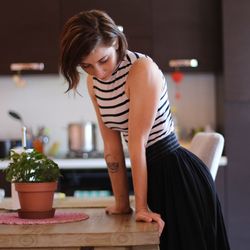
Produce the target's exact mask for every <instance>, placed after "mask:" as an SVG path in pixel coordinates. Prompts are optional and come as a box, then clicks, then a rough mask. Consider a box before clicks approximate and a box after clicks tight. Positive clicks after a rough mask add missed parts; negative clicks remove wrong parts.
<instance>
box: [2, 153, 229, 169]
mask: <svg viewBox="0 0 250 250" xmlns="http://www.w3.org/2000/svg"><path fill="white" fill-rule="evenodd" d="M53 160H54V161H55V162H56V163H57V164H58V165H59V167H60V169H105V168H107V165H106V162H105V160H104V159H103V158H98V159H53ZM8 164H9V161H7V160H4V161H0V169H4V168H6V167H7V166H8ZM219 164H220V166H226V165H227V158H226V156H222V157H221V159H220V163H219ZM126 166H127V167H129V168H130V167H131V164H130V160H129V158H126Z"/></svg>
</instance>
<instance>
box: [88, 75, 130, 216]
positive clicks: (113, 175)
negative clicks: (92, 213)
mask: <svg viewBox="0 0 250 250" xmlns="http://www.w3.org/2000/svg"><path fill="white" fill-rule="evenodd" d="M87 82H88V91H89V94H90V97H91V99H92V102H93V104H94V108H95V111H96V115H97V120H98V125H99V128H100V131H101V135H102V138H103V142H104V157H105V160H106V163H107V166H108V173H109V177H110V180H111V184H112V190H113V193H114V196H115V205H114V206H111V207H108V208H107V209H106V211H107V213H109V214H117V213H129V212H131V208H130V205H129V192H128V178H127V171H126V166H125V159H124V152H123V147H122V142H121V135H120V133H119V132H118V131H114V130H111V129H109V128H107V127H106V126H105V125H104V123H103V121H102V119H101V115H100V112H99V108H98V106H97V105H98V104H97V102H96V98H95V95H94V92H93V86H92V85H93V81H92V77H91V76H89V77H88V80H87Z"/></svg>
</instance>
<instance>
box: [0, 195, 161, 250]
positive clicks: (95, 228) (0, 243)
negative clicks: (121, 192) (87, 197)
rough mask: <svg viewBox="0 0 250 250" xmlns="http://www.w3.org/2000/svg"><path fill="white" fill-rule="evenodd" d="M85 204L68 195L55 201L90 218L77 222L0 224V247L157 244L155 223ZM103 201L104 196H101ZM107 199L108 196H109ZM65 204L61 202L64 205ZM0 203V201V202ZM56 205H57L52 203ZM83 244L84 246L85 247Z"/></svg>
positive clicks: (149, 249) (151, 249)
mask: <svg viewBox="0 0 250 250" xmlns="http://www.w3.org/2000/svg"><path fill="white" fill-rule="evenodd" d="M92 201H94V204H97V205H96V206H97V207H93V208H91V207H90V203H91V202H89V201H88V202H87V203H88V205H89V206H88V208H62V207H64V206H65V207H67V206H69V204H70V202H71V203H72V204H74V206H75V207H79V206H80V204H82V206H84V200H83V199H82V202H81V200H79V199H72V198H70V199H69V200H68V202H67V199H66V200H62V201H59V202H55V204H56V203H58V204H59V205H58V207H61V208H58V210H64V211H65V210H66V211H77V212H81V211H82V212H84V213H86V214H88V215H89V217H90V218H89V219H87V220H84V221H80V222H71V223H62V224H47V225H2V224H0V249H38V248H41V249H43V250H45V249H46V250H48V249H50V250H52V249H60V250H63V249H69V250H76V249H79V250H80V249H95V250H111V249H114V250H125V249H126V250H128V249H129V250H156V249H158V244H159V235H158V226H157V224H156V223H143V222H135V220H134V215H133V214H131V215H113V216H110V215H106V214H105V210H104V208H103V207H101V203H100V202H99V203H98V202H96V199H93V200H92ZM102 201H103V202H104V203H103V204H105V205H106V204H107V203H108V202H107V200H106V201H105V199H102ZM108 201H109V200H108ZM63 204H64V206H63ZM0 206H1V203H0ZM55 207H56V206H55ZM2 211H3V210H2ZM85 247H86V248H85Z"/></svg>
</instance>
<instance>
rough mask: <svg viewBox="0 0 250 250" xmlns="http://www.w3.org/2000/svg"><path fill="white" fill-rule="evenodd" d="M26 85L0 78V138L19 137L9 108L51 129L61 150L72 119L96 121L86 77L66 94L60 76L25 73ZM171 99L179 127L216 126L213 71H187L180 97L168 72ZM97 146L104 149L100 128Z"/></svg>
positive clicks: (31, 123)
mask: <svg viewBox="0 0 250 250" xmlns="http://www.w3.org/2000/svg"><path fill="white" fill-rule="evenodd" d="M23 78H24V80H25V81H26V86H25V87H23V88H18V87H17V86H16V85H15V83H14V82H13V79H12V77H10V76H2V77H0V117H1V118H0V119H1V129H0V140H1V139H9V138H10V139H13V138H18V137H20V134H21V124H20V123H19V122H18V121H17V120H14V119H13V118H11V117H10V116H9V115H8V111H9V110H14V111H16V112H18V113H19V114H20V115H21V116H22V117H23V120H24V122H25V124H26V126H27V127H31V128H32V130H33V131H36V130H37V129H38V127H39V126H45V127H46V128H48V129H49V137H50V142H49V144H48V145H47V147H46V149H48V148H49V147H50V146H51V145H52V143H53V142H58V143H59V144H60V153H61V154H65V153H66V152H67V150H68V137H67V125H68V124H69V123H72V122H81V121H93V122H96V116H95V112H94V109H93V107H92V104H91V101H90V98H89V96H88V93H87V89H86V83H85V80H86V79H85V76H83V77H82V80H81V83H80V86H79V88H78V89H79V93H80V94H81V95H82V96H80V95H77V94H76V95H74V94H73V93H69V94H68V93H67V94H65V93H64V92H65V90H66V89H67V85H66V84H65V81H64V80H63V79H62V78H61V77H59V76H57V75H35V76H34V75H33V76H23ZM166 78H167V81H168V88H169V96H170V102H171V104H172V106H174V107H175V110H176V118H177V121H178V127H179V128H181V129H184V130H187V131H189V130H190V129H191V128H197V127H204V126H206V125H208V124H209V125H211V126H212V127H214V126H215V77H214V75H213V74H187V75H185V76H184V78H183V81H182V82H181V83H180V84H179V86H178V89H179V91H180V94H181V98H180V99H178V100H177V99H175V97H174V96H175V90H176V85H175V84H174V82H173V81H172V79H171V77H170V76H169V75H166ZM97 147H98V149H102V148H103V146H102V141H101V138H100V133H99V131H98V136H97Z"/></svg>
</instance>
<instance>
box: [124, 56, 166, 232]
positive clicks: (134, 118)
mask: <svg viewBox="0 0 250 250" xmlns="http://www.w3.org/2000/svg"><path fill="white" fill-rule="evenodd" d="M127 86H128V95H129V99H130V106H129V138H128V141H129V145H128V148H129V154H130V160H131V165H132V176H133V185H134V192H135V201H136V219H137V220H143V221H153V220H154V221H157V222H158V224H159V230H160V232H161V231H162V229H163V226H164V222H163V221H162V220H161V218H160V216H159V215H158V214H155V213H151V212H149V210H148V206H147V163H146V152H145V150H146V144H147V140H148V136H149V133H150V130H151V128H152V126H153V123H154V119H155V116H156V111H157V108H158V103H159V100H160V95H161V90H162V87H163V77H162V74H161V72H160V71H159V69H158V67H157V66H156V64H155V63H154V62H153V61H152V60H151V59H148V58H141V59H139V60H137V61H136V62H135V63H134V64H133V66H132V67H131V69H130V72H129V75H128V78H127Z"/></svg>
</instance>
